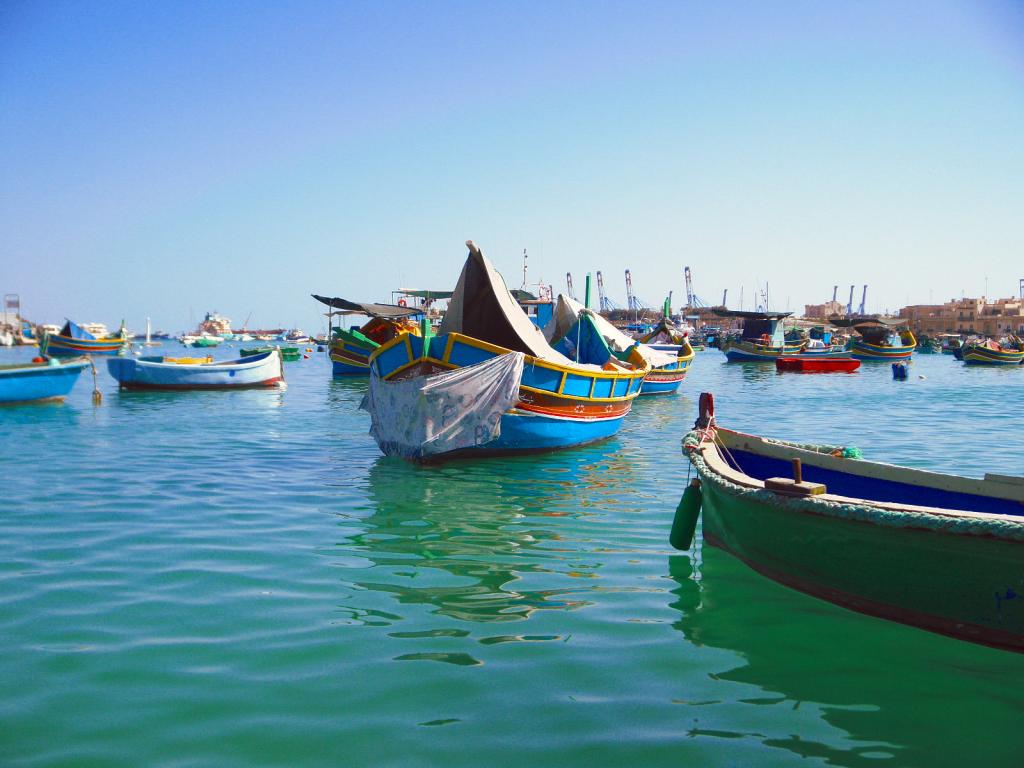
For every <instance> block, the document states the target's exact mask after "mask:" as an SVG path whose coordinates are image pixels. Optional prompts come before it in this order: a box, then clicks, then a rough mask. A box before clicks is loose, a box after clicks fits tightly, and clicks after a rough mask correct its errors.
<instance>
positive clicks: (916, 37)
mask: <svg viewBox="0 0 1024 768" xmlns="http://www.w3.org/2000/svg"><path fill="white" fill-rule="evenodd" d="M1022 137H1024V5H1022V4H1020V3H1009V2H1004V3H978V2H972V3H942V2H929V3H920V2H916V3H906V4H903V3H899V2H878V3H871V2H864V3H849V4H839V3H819V2H811V3H763V2H758V3H683V2H670V3H639V4H625V3H596V2H586V3H500V4H499V3H481V2H467V3H441V2H434V3H415V2H403V3H374V4H370V3H338V2H332V3H306V2H295V3H288V4H275V3H265V2H255V3H188V2H175V3H160V2H153V3H119V2H110V3H100V2H46V3H39V2H17V1H15V2H8V3H5V4H4V5H2V6H0V162H2V169H3V172H2V173H0V254H2V255H0V291H3V292H17V293H20V294H21V297H22V303H23V306H24V307H25V309H26V314H27V315H29V316H30V317H33V318H34V319H37V320H39V321H43V322H47V321H49V322H57V321H60V320H61V319H62V318H63V317H64V316H70V317H73V318H77V319H79V320H82V321H88V320H102V321H104V322H107V323H110V324H113V323H116V322H117V321H118V320H119V319H120V318H121V317H125V318H126V319H127V321H128V323H129V325H131V326H132V327H135V328H141V327H142V325H143V324H144V318H145V317H146V316H147V315H151V316H152V317H153V321H154V324H155V325H156V326H158V327H161V328H165V329H167V330H172V331H177V330H183V329H185V328H186V327H188V326H189V324H190V317H194V318H198V317H201V316H202V313H203V312H205V311H206V310H212V309H217V310H220V311H221V312H222V313H225V314H227V315H229V316H230V317H232V318H233V319H234V320H235V323H236V325H238V324H241V322H242V321H243V320H244V319H245V318H246V317H247V316H248V315H250V313H251V320H250V325H259V326H264V327H266V326H277V325H281V324H284V325H289V326H291V325H300V326H303V327H305V328H306V329H307V330H312V329H315V328H317V327H318V324H319V310H318V307H317V305H315V303H314V302H313V301H312V300H311V299H309V298H308V295H309V294H310V293H313V292H317V293H328V294H332V295H340V296H345V297H348V298H352V299H356V300H386V299H388V298H389V295H390V291H391V290H392V289H394V288H397V287H399V286H400V285H401V286H406V285H412V286H417V287H429V288H435V289H445V288H450V287H451V286H452V285H453V284H454V281H455V279H456V277H457V275H458V271H459V268H460V267H461V264H462V261H463V258H464V256H465V248H464V247H463V245H462V244H463V242H464V241H465V240H466V239H467V238H472V239H474V240H475V241H476V242H477V243H478V244H480V245H481V247H482V248H483V249H484V252H485V253H487V254H488V255H489V256H490V257H491V258H492V259H493V260H494V261H495V262H496V263H497V264H498V266H499V268H500V269H502V271H503V272H504V274H505V276H506V279H507V280H508V282H509V283H510V284H513V285H518V284H519V282H520V280H521V277H520V269H521V254H522V250H523V249H524V248H526V249H527V250H528V252H529V254H530V279H531V281H532V280H536V279H537V278H539V277H542V278H543V279H544V280H545V282H550V283H553V284H554V285H555V288H556V290H561V289H564V280H565V273H566V272H567V271H571V272H572V273H573V276H574V278H575V281H576V284H577V289H578V291H579V290H580V289H581V288H580V287H581V286H582V283H583V276H584V274H585V273H586V272H587V271H588V270H589V271H595V270H598V269H601V270H603V272H604V275H605V281H606V283H607V285H608V289H609V293H610V294H611V296H612V297H613V298H614V299H615V300H617V301H618V302H620V303H624V295H625V288H624V283H623V270H624V269H626V268H629V269H631V270H632V274H633V280H634V285H635V289H636V292H637V294H638V295H639V296H640V297H641V298H642V299H644V300H645V301H647V302H648V303H650V304H658V303H660V301H661V300H662V298H663V297H664V296H665V295H666V294H667V292H668V291H669V290H673V291H674V304H675V305H676V306H678V305H679V304H680V300H681V298H682V296H683V277H682V275H683V267H684V266H686V265H689V266H690V267H691V268H692V269H693V273H694V280H695V285H696V290H697V293H698V294H699V295H701V296H702V297H703V298H704V299H705V300H706V301H708V302H717V301H718V300H720V298H721V295H722V291H723V289H725V288H728V290H729V299H730V301H729V303H730V305H731V306H734V307H738V305H739V297H740V293H741V290H743V293H744V296H745V299H746V308H748V309H749V308H750V307H751V296H752V294H753V292H754V290H755V288H756V287H757V286H759V285H763V284H764V283H765V282H767V283H768V284H769V290H770V295H771V303H772V304H773V305H774V306H775V307H777V308H786V307H787V305H788V307H789V308H792V309H799V308H802V305H803V304H804V303H806V302H811V301H822V300H825V299H827V298H830V297H831V293H832V286H833V285H834V284H839V285H840V296H843V297H845V295H846V294H847V293H848V291H849V285H850V284H854V283H855V284H856V285H857V300H858V301H859V296H860V290H861V289H860V286H861V285H862V284H863V283H868V284H869V286H870V287H869V289H868V309H869V310H874V311H879V310H883V309H886V308H890V309H891V308H895V307H898V306H901V305H903V304H905V303H908V302H911V303H924V302H928V301H930V300H934V301H940V300H946V299H949V298H951V297H953V296H959V295H960V294H961V291H964V292H966V294H967V295H969V296H970V295H980V294H982V293H983V292H984V291H985V281H986V278H987V279H988V285H989V294H990V295H993V296H1005V295H1011V294H1014V293H1016V290H1017V281H1018V279H1019V278H1022V277H1024V258H1022V255H1024V140H1022Z"/></svg>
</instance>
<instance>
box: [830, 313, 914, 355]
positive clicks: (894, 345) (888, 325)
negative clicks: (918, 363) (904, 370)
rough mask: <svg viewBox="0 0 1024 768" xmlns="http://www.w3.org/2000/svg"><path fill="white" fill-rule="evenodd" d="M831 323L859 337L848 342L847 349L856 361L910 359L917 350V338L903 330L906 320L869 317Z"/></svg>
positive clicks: (836, 319)
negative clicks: (851, 330)
mask: <svg viewBox="0 0 1024 768" xmlns="http://www.w3.org/2000/svg"><path fill="white" fill-rule="evenodd" d="M831 322H832V323H833V324H834V325H835V324H843V323H844V322H845V325H844V327H849V328H852V329H853V330H854V331H855V332H856V333H857V334H858V337H854V338H852V339H850V342H849V344H848V345H847V350H848V351H849V353H850V354H851V355H853V356H854V357H856V358H857V359H858V360H866V361H886V362H894V361H896V360H909V359H910V358H911V355H913V354H914V349H915V348H916V347H917V339H916V338H914V334H913V332H912V331H911V330H910V329H909V328H906V327H903V328H902V329H901V326H906V321H905V320H894V319H889V318H884V317H877V316H869V317H864V318H850V319H847V320H845V321H844V319H843V318H833V319H832V320H831Z"/></svg>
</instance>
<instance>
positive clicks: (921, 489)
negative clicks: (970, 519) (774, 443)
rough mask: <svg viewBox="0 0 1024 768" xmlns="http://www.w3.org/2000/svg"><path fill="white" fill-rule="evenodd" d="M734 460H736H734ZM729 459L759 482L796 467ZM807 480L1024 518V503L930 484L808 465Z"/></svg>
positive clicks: (881, 497) (742, 454)
mask: <svg viewBox="0 0 1024 768" xmlns="http://www.w3.org/2000/svg"><path fill="white" fill-rule="evenodd" d="M730 457H731V459H732V460H730ZM726 460H727V461H729V464H730V465H732V466H733V467H736V468H738V469H739V470H740V471H741V472H743V473H744V474H746V475H749V476H750V477H755V478H757V479H758V480H767V479H768V478H770V477H792V476H793V467H792V464H791V463H790V462H789V461H788V460H784V459H776V458H773V457H770V456H763V455H761V454H759V453H754V452H753V451H745V450H740V449H736V448H730V449H729V452H728V454H727V455H726ZM802 471H803V479H804V480H807V481H809V482H812V483H822V484H824V485H825V487H826V488H827V489H828V492H829V493H834V494H836V495H839V496H848V497H850V498H854V499H866V500H869V501H880V502H894V503H897V504H912V505H914V506H924V507H938V508H941V509H955V510H962V511H966V512H988V513H992V514H998V515H1016V516H1018V517H1022V516H1024V503H1022V502H1019V501H1014V500H1012V499H1000V498H996V497H993V496H981V495H977V494H972V493H961V492H959V491H946V490H943V489H941V488H933V487H930V486H926V485H914V484H912V483H902V482H898V481H894V480H882V479H878V478H873V477H863V476H861V475H855V474H851V473H847V472H839V471H837V470H833V469H824V468H822V467H815V466H812V465H810V464H807V463H804V464H803V467H802Z"/></svg>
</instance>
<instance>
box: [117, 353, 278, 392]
mask: <svg viewBox="0 0 1024 768" xmlns="http://www.w3.org/2000/svg"><path fill="white" fill-rule="evenodd" d="M107 368H108V370H109V371H110V375H111V376H113V377H114V378H115V379H117V382H118V384H120V386H121V389H164V390H174V389H251V388H256V387H274V386H279V385H283V384H284V366H283V365H282V362H281V351H280V350H279V349H272V350H268V351H266V352H262V353H260V354H258V355H252V356H250V357H242V358H239V359H238V360H218V361H215V362H201V363H197V362H193V361H192V360H189V361H188V362H186V361H185V360H176V359H175V358H171V357H164V356H153V357H140V358H138V359H134V360H133V359H131V358H123V357H119V358H111V359H110V360H108V361H107Z"/></svg>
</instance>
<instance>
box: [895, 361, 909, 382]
mask: <svg viewBox="0 0 1024 768" xmlns="http://www.w3.org/2000/svg"><path fill="white" fill-rule="evenodd" d="M892 377H893V379H895V380H896V381H906V380H907V364H906V363H893V364H892Z"/></svg>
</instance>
